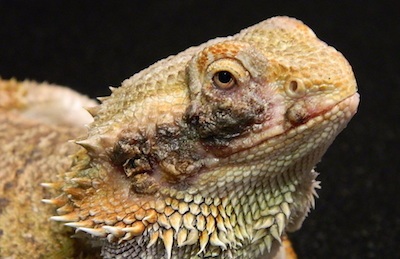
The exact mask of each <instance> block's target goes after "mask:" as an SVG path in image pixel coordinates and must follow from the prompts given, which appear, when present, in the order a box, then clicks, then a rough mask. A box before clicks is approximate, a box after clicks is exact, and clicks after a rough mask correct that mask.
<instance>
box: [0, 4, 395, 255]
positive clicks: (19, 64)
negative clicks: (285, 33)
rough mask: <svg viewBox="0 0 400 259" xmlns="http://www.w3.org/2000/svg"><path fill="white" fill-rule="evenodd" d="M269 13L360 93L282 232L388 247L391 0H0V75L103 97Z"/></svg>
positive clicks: (341, 245)
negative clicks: (329, 59)
mask: <svg viewBox="0 0 400 259" xmlns="http://www.w3.org/2000/svg"><path fill="white" fill-rule="evenodd" d="M275 15H288V16H293V17H296V18H298V19H300V20H302V21H303V22H305V23H306V24H307V25H309V26H310V27H311V28H312V29H313V30H314V31H315V32H316V34H317V35H318V36H319V38H321V39H322V40H324V41H326V42H327V43H329V44H330V45H332V46H334V47H336V48H337V49H338V50H340V51H341V52H342V53H343V54H344V55H345V56H346V58H347V59H348V60H349V61H350V63H351V64H352V66H353V69H354V72H355V74H356V78H357V81H358V85H359V91H360V93H361V105H360V109H359V113H358V114H357V115H356V117H355V118H354V119H353V121H352V122H351V123H350V125H349V127H348V128H347V129H346V130H345V131H344V132H343V133H342V134H341V135H340V136H339V137H338V138H337V140H336V141H335V143H334V144H333V146H332V147H331V148H330V150H329V151H328V153H327V154H326V156H325V157H324V159H323V161H322V162H321V163H320V164H319V165H318V171H320V172H322V174H321V175H320V176H319V179H320V180H321V181H322V186H323V188H322V190H320V191H319V195H320V198H319V199H318V200H317V206H316V209H315V210H314V211H312V213H311V214H310V216H309V217H308V219H307V220H306V221H305V223H304V225H303V228H302V229H301V230H300V231H298V232H296V233H294V234H292V235H291V236H292V239H293V241H294V245H295V248H296V250H297V252H298V254H299V256H300V258H374V257H379V258H395V257H399V246H398V242H396V241H395V238H396V237H397V238H398V237H399V236H398V235H399V233H400V204H399V201H398V196H399V194H400V191H399V190H400V186H399V185H400V176H399V173H400V172H399V160H400V157H399V151H398V150H399V147H400V143H399V142H400V141H399V138H400V137H399V134H400V130H399V117H400V109H399V105H398V103H397V100H399V99H400V72H399V68H400V62H399V59H400V40H399V37H400V19H399V17H400V13H399V10H398V7H397V5H396V1H392V2H390V1H386V2H385V1H327V2H324V1H318V2H313V1H283V0H282V1H260V2H254V1H238V2H234V1H206V0H201V1H174V2H173V1H163V2H161V1H160V2H155V1H148V2H146V1H130V2H124V1H3V0H0V75H1V76H2V77H3V78H11V77H15V78H17V79H19V80H23V79H25V78H28V79H33V80H37V81H47V82H50V83H57V84H61V85H68V86H70V87H72V88H74V89H76V90H78V91H80V92H82V93H85V94H87V95H89V96H91V97H96V96H103V95H108V94H109V90H108V88H107V86H119V85H120V82H121V81H122V80H123V79H125V78H128V77H130V76H131V75H132V74H134V73H136V72H138V71H140V70H141V69H143V68H145V67H147V66H148V65H150V64H152V63H154V62H155V61H157V60H159V59H161V58H163V57H166V56H168V55H171V54H176V53H178V52H180V51H182V50H184V49H185V48H187V47H189V46H192V45H197V44H200V43H202V42H204V41H206V40H208V39H211V38H214V37H217V36H226V35H230V34H233V33H236V32H238V31H239V30H240V29H242V28H245V27H247V26H249V25H252V24H254V23H257V22H259V21H261V20H264V19H266V18H269V17H271V16H275Z"/></svg>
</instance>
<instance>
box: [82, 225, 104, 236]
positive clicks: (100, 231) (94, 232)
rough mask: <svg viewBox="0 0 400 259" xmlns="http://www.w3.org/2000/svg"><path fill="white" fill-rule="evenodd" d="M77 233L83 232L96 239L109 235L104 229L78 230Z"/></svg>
mask: <svg viewBox="0 0 400 259" xmlns="http://www.w3.org/2000/svg"><path fill="white" fill-rule="evenodd" d="M76 231H83V232H86V233H88V234H90V235H92V236H95V237H106V236H107V233H106V231H105V230H104V229H103V228H82V227H81V228H77V229H76Z"/></svg>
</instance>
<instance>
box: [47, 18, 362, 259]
mask: <svg viewBox="0 0 400 259" xmlns="http://www.w3.org/2000/svg"><path fill="white" fill-rule="evenodd" d="M356 91H357V87H356V82H355V79H354V75H353V72H352V70H351V67H350V66H349V64H348V63H347V61H346V60H345V59H344V57H343V56H342V55H341V54H340V53H339V52H337V51H336V50H335V49H334V48H332V47H329V46H327V45H326V44H325V43H323V42H321V41H320V40H319V39H317V38H316V37H315V35H314V33H313V32H312V31H311V30H310V29H309V28H308V27H307V26H305V25H304V24H303V23H301V22H300V21H298V20H295V19H292V18H288V17H275V18H271V19H268V20H266V21H264V22H261V23H259V24H256V25H254V26H252V27H249V28H248V29H245V30H243V31H241V32H240V33H239V34H237V35H234V36H232V37H227V38H219V39H215V40H211V41H209V42H207V43H205V44H203V45H200V46H198V47H193V48H190V49H188V50H186V51H184V52H182V53H180V54H178V55H176V56H171V57H169V58H166V59H164V60H161V61H159V62H157V63H156V64H154V65H152V66H150V67H149V68H147V69H145V70H143V71H141V72H140V73H138V74H136V75H134V76H132V77H131V78H130V79H127V80H125V81H124V82H123V83H122V86H121V87H119V88H115V89H112V94H111V96H110V97H107V98H104V99H102V104H101V105H99V106H97V107H95V108H92V109H89V111H90V113H91V114H92V115H93V119H94V121H93V122H92V123H91V124H90V125H89V128H88V134H87V136H86V137H84V138H80V139H78V140H77V141H76V143H77V144H79V145H81V146H82V147H83V148H81V149H80V150H79V151H78V152H76V154H75V155H74V156H73V158H72V160H73V165H72V167H71V168H70V169H69V170H68V171H67V172H66V173H65V174H64V179H63V180H62V181H60V182H55V183H48V184H45V186H47V187H54V188H55V189H59V192H60V195H59V196H58V197H57V198H53V199H48V200H45V202H47V203H50V204H55V205H57V206H58V210H57V212H58V214H59V216H53V217H52V219H53V220H56V221H63V222H67V223H66V225H67V226H69V227H73V228H75V229H76V230H77V232H78V234H79V233H86V234H88V236H89V237H91V238H92V239H93V240H95V241H96V242H97V243H100V244H101V245H102V252H101V253H102V256H104V257H105V258H113V257H116V256H120V257H122V258H160V257H164V258H202V257H210V256H211V257H219V258H251V257H254V258H258V257H263V258H275V257H276V258H278V257H285V256H286V254H285V250H284V248H282V249H281V248H280V247H281V245H280V244H281V240H282V239H285V236H286V232H288V231H294V230H297V229H298V228H299V227H300V226H301V224H302V222H303V220H304V217H305V216H306V214H307V213H308V211H309V209H310V207H312V206H313V203H314V195H315V188H318V187H319V185H318V182H317V181H315V178H316V176H317V174H316V173H315V171H314V170H313V168H314V166H315V164H316V163H317V162H318V161H319V160H320V158H321V156H322V155H323V153H324V152H325V150H326V149H327V147H328V146H329V145H330V144H331V142H332V141H333V139H334V138H335V136H336V135H337V134H338V133H339V132H340V131H341V130H342V129H343V128H344V127H345V126H346V124H347V123H348V121H349V120H350V118H351V117H352V116H353V115H354V113H355V112H356V108H357V105H358V94H357V93H356Z"/></svg>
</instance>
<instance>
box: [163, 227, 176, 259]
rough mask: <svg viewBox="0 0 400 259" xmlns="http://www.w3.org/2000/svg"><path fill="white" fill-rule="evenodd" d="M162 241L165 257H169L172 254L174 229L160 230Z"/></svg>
mask: <svg viewBox="0 0 400 259" xmlns="http://www.w3.org/2000/svg"><path fill="white" fill-rule="evenodd" d="M161 238H162V241H163V243H164V247H165V253H166V256H165V257H166V258H167V259H171V254H172V245H173V244H174V230H173V229H168V230H165V231H164V232H162V235H161Z"/></svg>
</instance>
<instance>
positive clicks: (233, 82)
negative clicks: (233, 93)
mask: <svg viewBox="0 0 400 259" xmlns="http://www.w3.org/2000/svg"><path fill="white" fill-rule="evenodd" d="M206 74H207V79H206V80H207V81H208V80H210V81H208V82H211V83H212V85H213V86H214V87H215V88H218V89H220V90H229V89H232V88H233V87H236V86H240V85H243V84H244V83H245V82H247V81H248V80H249V79H250V74H249V72H248V71H247V70H246V69H245V68H244V66H243V65H242V64H241V62H240V61H238V60H236V59H233V58H224V59H218V60H216V61H214V62H212V63H211V64H210V65H209V66H208V67H207V71H206Z"/></svg>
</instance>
